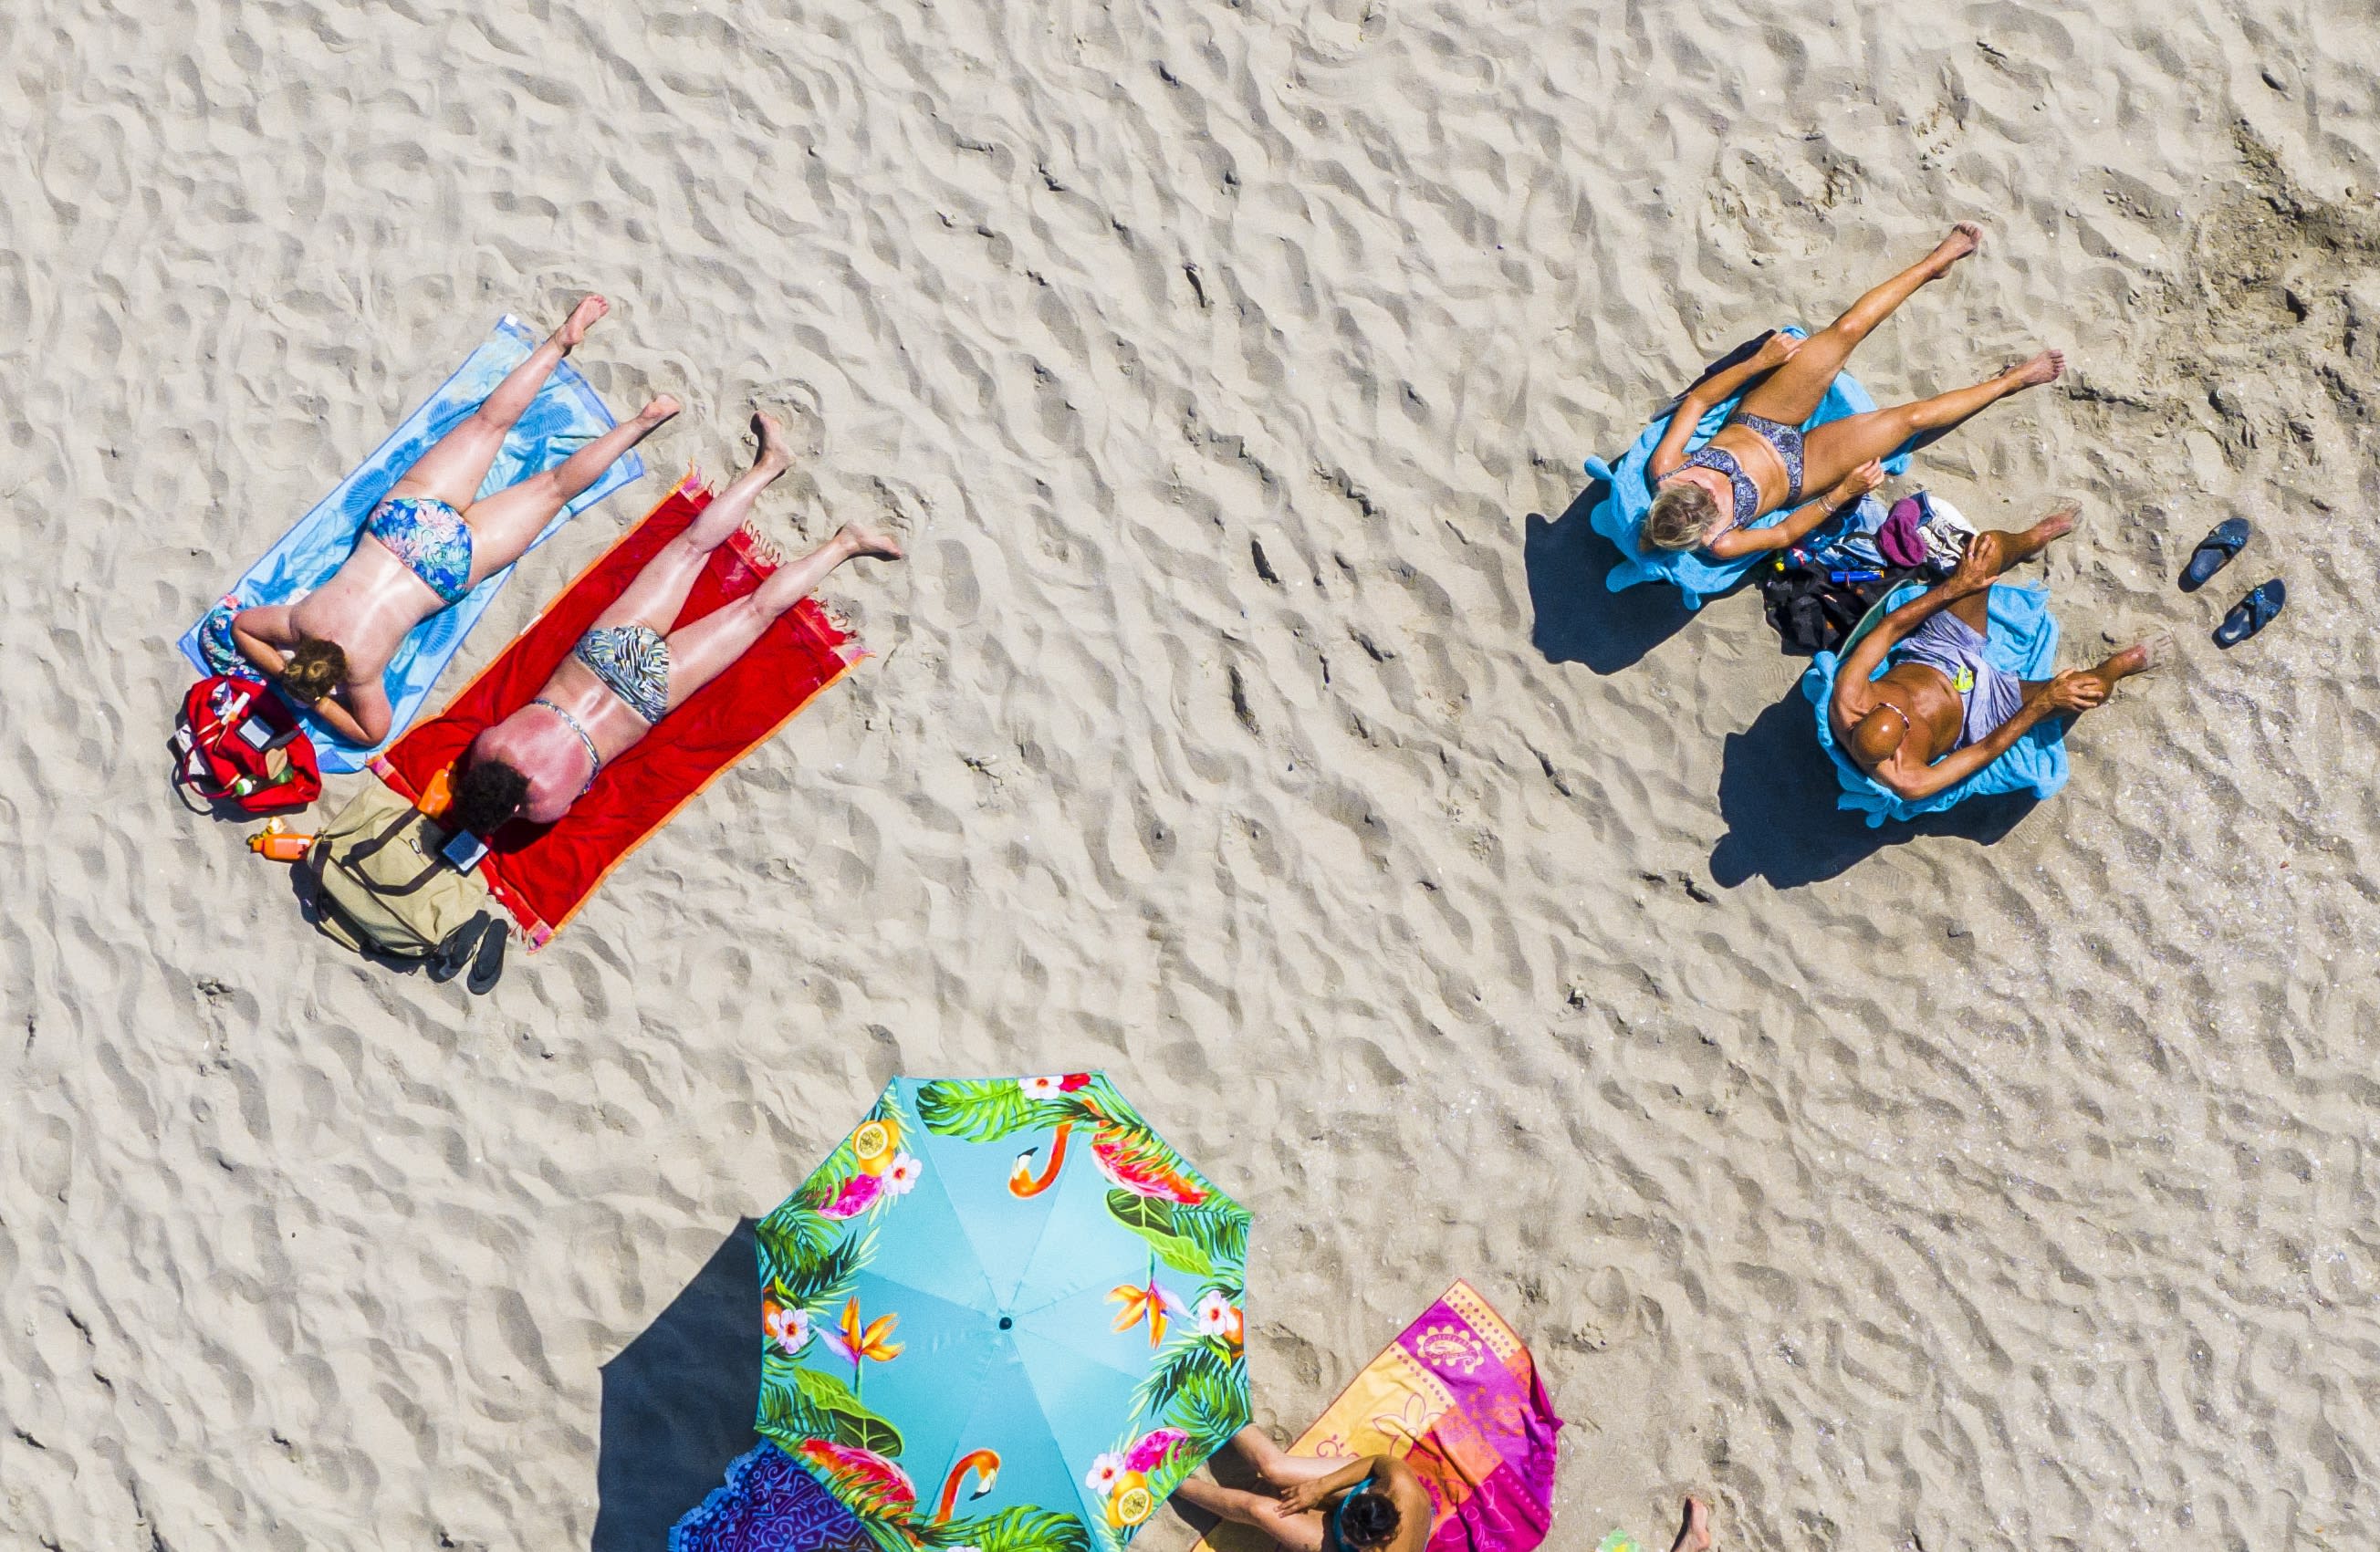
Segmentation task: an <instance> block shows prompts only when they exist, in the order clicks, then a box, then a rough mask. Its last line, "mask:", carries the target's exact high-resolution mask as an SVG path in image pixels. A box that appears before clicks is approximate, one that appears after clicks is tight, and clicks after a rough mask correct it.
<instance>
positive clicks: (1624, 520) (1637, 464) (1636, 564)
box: [1586, 324, 1909, 609]
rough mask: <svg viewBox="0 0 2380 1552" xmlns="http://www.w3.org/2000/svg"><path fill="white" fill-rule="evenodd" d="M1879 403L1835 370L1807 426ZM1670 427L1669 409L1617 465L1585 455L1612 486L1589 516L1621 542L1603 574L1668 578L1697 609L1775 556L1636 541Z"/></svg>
mask: <svg viewBox="0 0 2380 1552" xmlns="http://www.w3.org/2000/svg"><path fill="white" fill-rule="evenodd" d="M1781 332H1782V333H1789V334H1792V335H1794V336H1795V337H1797V338H1807V337H1808V335H1807V333H1805V332H1804V331H1803V329H1801V328H1800V327H1799V326H1797V325H1793V324H1787V325H1786V326H1785V328H1784V329H1783V330H1782V331H1781ZM1742 398H1743V394H1737V395H1735V398H1732V399H1729V400H1728V401H1727V402H1726V403H1724V404H1722V405H1720V406H1718V407H1717V408H1715V409H1713V410H1712V411H1711V412H1710V413H1709V414H1707V415H1706V416H1704V417H1703V420H1702V424H1701V425H1699V426H1697V427H1695V428H1694V436H1693V437H1692V438H1691V439H1689V440H1688V442H1687V443H1686V450H1687V451H1688V452H1690V453H1691V452H1693V451H1694V449H1695V448H1697V447H1700V446H1701V445H1702V444H1703V443H1706V442H1708V441H1709V440H1710V439H1711V438H1712V437H1714V436H1717V435H1718V430H1719V428H1720V427H1722V426H1724V425H1726V424H1727V418H1728V417H1729V416H1730V415H1731V414H1733V413H1734V412H1735V406H1736V402H1737V400H1740V399H1742ZM1875 407H1876V400H1874V399H1873V398H1870V397H1869V396H1868V392H1867V390H1866V389H1864V388H1863V387H1861V386H1860V385H1859V380H1858V379H1857V378H1854V377H1853V376H1852V374H1851V373H1849V372H1838V373H1836V374H1835V381H1834V382H1833V384H1832V385H1831V386H1829V387H1828V390H1827V396H1826V397H1825V398H1824V399H1821V400H1820V401H1819V402H1818V411H1817V413H1816V414H1815V415H1813V416H1811V417H1810V418H1809V419H1807V420H1805V421H1803V423H1802V429H1803V430H1804V431H1807V430H1813V429H1815V428H1816V427H1819V426H1823V425H1825V424H1826V423H1827V422H1828V421H1829V420H1840V419H1842V418H1844V417H1845V416H1850V415H1864V414H1866V413H1867V412H1868V411H1869V410H1871V409H1874V408H1875ZM1669 428H1670V418H1669V417H1668V416H1666V415H1665V416H1663V417H1661V418H1659V419H1658V420H1656V421H1654V422H1653V423H1652V424H1651V425H1649V426H1647V427H1645V433H1644V434H1643V435H1642V436H1640V437H1638V438H1637V439H1636V440H1635V441H1634V442H1633V443H1630V444H1629V447H1628V451H1627V452H1625V453H1623V454H1621V455H1620V462H1619V463H1618V464H1617V465H1610V464H1606V463H1605V462H1604V461H1603V460H1602V459H1600V458H1589V459H1588V460H1586V472H1587V477H1588V478H1589V479H1600V480H1602V481H1604V482H1605V484H1606V485H1607V486H1608V487H1609V490H1608V491H1606V492H1605V494H1604V498H1603V500H1601V501H1600V502H1597V503H1596V506H1595V510H1594V511H1593V512H1591V513H1589V514H1587V519H1586V520H1587V523H1588V524H1589V526H1591V527H1593V528H1594V529H1595V531H1596V532H1597V533H1599V534H1601V535H1602V536H1603V537H1604V538H1606V539H1608V540H1611V542H1612V543H1613V544H1615V545H1617V546H1619V548H1620V564H1618V565H1616V566H1613V567H1612V568H1611V574H1610V575H1609V576H1607V577H1605V578H1604V586H1605V587H1607V588H1610V589H1611V590H1612V591H1613V592H1615V593H1616V592H1618V591H1619V590H1620V589H1621V588H1633V587H1635V586H1636V585H1637V584H1638V583H1640V582H1668V583H1670V584H1672V585H1673V586H1675V587H1676V588H1677V589H1678V596H1679V598H1680V599H1681V600H1683V602H1684V603H1685V606H1686V607H1687V608H1688V609H1700V608H1701V607H1702V606H1703V598H1704V596H1705V595H1706V594H1709V593H1723V592H1725V591H1726V590H1727V589H1728V588H1732V587H1734V586H1735V585H1736V583H1737V582H1739V581H1741V580H1742V579H1743V574H1744V573H1745V572H1748V571H1750V570H1751V569H1752V568H1753V567H1754V566H1755V565H1757V564H1760V563H1761V562H1762V561H1764V560H1767V559H1769V558H1770V557H1768V556H1767V555H1766V554H1751V555H1746V556H1743V558H1741V559H1739V560H1732V561H1714V560H1711V559H1710V558H1709V557H1707V556H1706V555H1704V554H1703V553H1702V552H1700V551H1697V550H1653V549H1648V548H1646V547H1645V546H1643V545H1641V544H1639V543H1638V542H1637V536H1638V535H1639V534H1640V533H1642V532H1643V531H1644V528H1645V514H1646V513H1648V512H1650V511H1652V510H1653V492H1652V490H1651V489H1650V488H1649V487H1648V486H1647V485H1646V484H1645V465H1647V464H1649V463H1651V462H1652V461H1653V449H1654V448H1656V447H1658V446H1659V445H1660V443H1661V436H1662V433H1663V432H1665V431H1667V430H1669ZM1884 467H1885V468H1886V470H1887V471H1888V472H1890V473H1893V474H1906V473H1907V472H1908V471H1909V449H1908V448H1906V447H1903V448H1902V449H1900V451H1899V452H1898V453H1895V454H1894V455H1892V456H1891V457H1889V458H1887V459H1886V460H1885V461H1884ZM1823 494H1825V492H1824V491H1803V498H1804V499H1805V500H1812V501H1815V499H1817V497H1819V496H1820V495H1823ZM1790 515H1791V508H1786V507H1779V509H1778V510H1776V511H1775V512H1772V513H1770V514H1769V515H1767V516H1766V517H1762V518H1760V519H1759V520H1757V521H1756V522H1755V523H1754V524H1753V525H1752V526H1753V527H1755V528H1765V527H1768V526H1769V525H1770V524H1772V523H1781V522H1783V521H1784V520H1785V519H1786V518H1787V517H1788V516H1790ZM1836 526H1837V525H1835V524H1829V525H1828V527H1825V528H1822V529H1820V530H1819V531H1818V532H1817V533H1815V534H1813V535H1812V536H1811V540H1812V541H1813V542H1820V541H1823V540H1824V539H1825V538H1826V536H1827V535H1828V534H1830V533H1832V532H1834V531H1835V528H1836Z"/></svg>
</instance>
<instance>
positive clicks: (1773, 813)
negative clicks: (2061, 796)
mask: <svg viewBox="0 0 2380 1552" xmlns="http://www.w3.org/2000/svg"><path fill="white" fill-rule="evenodd" d="M1816 715H1817V713H1816V712H1815V710H1814V709H1812V707H1811V705H1810V702H1809V700H1808V699H1807V698H1806V697H1803V694H1802V690H1801V686H1800V685H1795V686H1794V687H1793V689H1791V691H1789V692H1787V694H1786V697H1785V698H1784V699H1782V700H1780V701H1778V702H1777V703H1776V704H1775V705H1773V706H1771V707H1769V708H1768V709H1767V710H1765V711H1763V712H1762V713H1761V714H1760V715H1759V717H1758V718H1756V719H1755V721H1754V722H1753V724H1752V725H1751V726H1750V727H1748V728H1746V729H1744V730H1743V732H1742V733H1731V734H1728V735H1727V746H1726V748H1725V751H1724V753H1723V754H1722V756H1721V764H1720V767H1719V778H1718V811H1719V815H1720V817H1721V818H1725V819H1726V820H1727V827H1728V828H1727V833H1726V834H1725V835H1723V836H1721V837H1719V843H1718V848H1717V849H1716V850H1714V851H1713V852H1712V853H1711V859H1710V870H1711V879H1712V880H1713V881H1714V882H1716V883H1717V884H1718V886H1719V887H1720V888H1722V889H1734V888H1735V887H1736V886H1737V885H1739V884H1742V883H1744V882H1745V881H1747V880H1748V879H1753V878H1755V877H1757V878H1765V879H1767V880H1768V882H1769V884H1770V885H1771V886H1772V887H1774V888H1777V889H1799V888H1800V887H1802V886H1803V885H1804V884H1815V883H1818V882H1820V881H1822V880H1824V879H1832V878H1836V877H1838V876H1839V875H1840V874H1843V873H1846V872H1848V871H1850V870H1851V869H1852V867H1855V866H1857V865H1858V864H1859V863H1861V862H1864V861H1865V860H1866V859H1867V858H1869V857H1871V856H1873V855H1876V853H1878V852H1880V851H1882V850H1884V849H1885V848H1886V847H1887V846H1898V845H1901V844H1903V843H1907V842H1911V841H1916V840H1920V839H1923V838H1927V837H1935V836H1950V837H1956V838H1958V839H1960V840H1964V841H1971V842H1973V843H1975V844H1977V845H1981V846H1988V845H1992V844H1993V843H1997V842H1998V841H1999V840H2000V839H2001V838H2002V837H2003V836H2005V835H2007V834H2008V833H2009V832H2010V831H2012V830H2014V829H2015V828H2016V827H2017V826H2018V825H2019V824H2021V823H2022V822H2023V820H2024V818H2025V816H2026V815H2028V814H2030V813H2032V812H2033V811H2034V809H2035V808H2037V807H2039V806H2040V800H2039V799H2038V798H2035V797H2033V796H2031V795H2030V794H2019V793H2010V794H2004V795H2001V796H1998V797H1986V798H1972V799H1970V800H1968V801H1967V802H1965V803H1961V804H1960V805H1959V806H1957V807H1955V808H1951V809H1947V810H1945V811H1944V812H1941V813H1938V814H1928V815H1926V816H1925V817H1924V818H1919V819H1914V820H1911V821H1908V822H1906V823H1888V824H1886V825H1884V826H1883V827H1881V828H1880V829H1875V830H1871V829H1869V828H1868V824H1867V819H1866V818H1865V816H1864V815H1860V814H1855V813H1851V812H1848V811H1846V810H1844V809H1840V808H1838V807H1836V806H1835V795H1836V794H1838V793H1839V792H1840V791H1841V790H1842V789H1841V787H1840V785H1839V784H1838V783H1837V782H1836V780H1835V767H1834V762H1833V761H1831V760H1829V759H1828V758H1827V752H1826V751H1825V750H1824V749H1822V748H1820V747H1819V746H1818V734H1817V728H1816V725H1815V718H1816Z"/></svg>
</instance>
